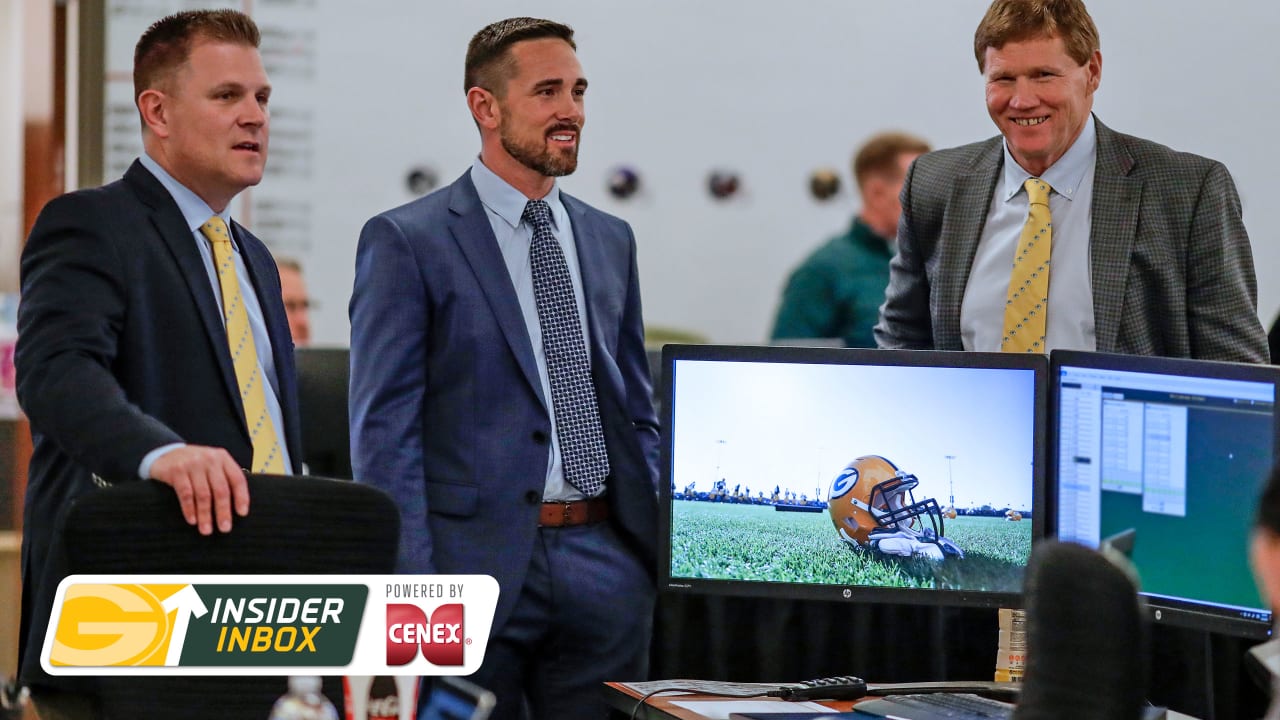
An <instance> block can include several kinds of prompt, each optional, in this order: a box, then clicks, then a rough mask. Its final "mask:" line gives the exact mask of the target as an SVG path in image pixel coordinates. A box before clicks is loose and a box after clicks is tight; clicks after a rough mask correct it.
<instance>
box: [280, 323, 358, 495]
mask: <svg viewBox="0 0 1280 720" xmlns="http://www.w3.org/2000/svg"><path fill="white" fill-rule="evenodd" d="M350 355H351V353H350V352H349V351H348V350H347V349H346V348H298V349H297V350H295V351H294V354H293V357H294V364H295V365H296V366H297V372H298V409H299V410H300V411H301V413H302V423H301V431H302V451H303V452H302V461H303V462H305V463H306V464H307V471H308V472H310V473H311V474H313V475H323V476H325V477H333V478H346V479H350V478H352V477H353V475H352V474H351V426H350V422H349V421H348V419H347V389H348V387H349V386H350V384H351V367H350Z"/></svg>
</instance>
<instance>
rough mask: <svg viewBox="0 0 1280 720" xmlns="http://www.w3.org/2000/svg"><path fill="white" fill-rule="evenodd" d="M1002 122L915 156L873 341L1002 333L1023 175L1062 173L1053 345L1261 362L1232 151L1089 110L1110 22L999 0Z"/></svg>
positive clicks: (1050, 5) (1076, 11)
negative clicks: (1144, 135)
mask: <svg viewBox="0 0 1280 720" xmlns="http://www.w3.org/2000/svg"><path fill="white" fill-rule="evenodd" d="M974 53H975V55H976V56H977V60H978V69H979V70H980V71H981V72H982V73H983V76H984V78H985V80H986V102H987V110H988V112H989V113H990V115H991V119H992V120H993V121H994V122H995V124H996V126H997V127H998V128H999V129H1000V133H1001V134H1000V135H999V136H997V137H995V138H992V139H990V140H986V141H983V142H979V143H974V144H972V145H965V146H962V147H958V148H952V149H948V150H942V151H939V152H934V153H930V154H927V155H924V156H922V157H920V158H919V159H918V160H917V161H916V162H915V164H914V165H913V166H912V168H911V170H910V171H909V172H908V174H907V179H906V182H905V184H904V186H903V190H902V207H903V212H902V219H901V221H900V223H899V225H898V253H897V255H896V257H894V259H893V261H892V263H891V270H890V280H889V287H888V290H887V292H886V298H885V304H884V306H883V307H882V308H881V310H880V322H879V324H878V325H877V326H876V328H875V336H876V342H877V343H878V344H879V346H880V347H886V348H934V349H940V350H960V349H965V350H999V349H1000V348H1001V339H1002V329H1003V324H1004V314H1005V306H1006V302H1007V297H1006V293H1007V291H1008V288H1009V284H1010V267H1011V266H1012V265H1013V258H1014V252H1015V248H1016V247H1019V245H1018V243H1019V237H1020V234H1021V231H1022V226H1023V223H1024V221H1025V219H1026V218H1027V217H1028V196H1027V193H1026V191H1025V190H1024V187H1023V183H1024V181H1026V180H1027V179H1029V178H1039V179H1040V180H1042V181H1044V182H1045V183H1047V184H1048V185H1049V186H1050V187H1051V188H1052V190H1051V194H1050V197H1049V206H1050V212H1051V216H1052V221H1051V224H1050V226H1051V228H1052V260H1051V262H1050V263H1049V268H1050V270H1049V288H1048V314H1047V327H1046V328H1045V333H1044V342H1045V346H1046V347H1047V348H1074V349H1081V350H1099V351H1103V352H1119V353H1131V354H1141V355H1164V356H1173V357H1193V358H1205V359H1213V360H1237V361H1246V362H1266V361H1267V359H1268V350H1267V338H1266V333H1265V332H1264V331H1263V329H1262V325H1261V324H1260V323H1259V321H1258V315H1257V281H1256V279H1255V277H1254V269H1253V258H1252V254H1251V251H1250V247H1249V237H1248V234H1247V233H1246V232H1245V229H1244V223H1243V222H1242V220H1241V214H1240V198H1239V196H1238V194H1237V193H1236V189H1235V185H1234V183H1233V182H1232V180H1231V176H1230V174H1229V173H1228V172H1227V169H1226V168H1225V167H1224V166H1223V165H1222V164H1221V163H1219V162H1216V161H1213V160H1209V159H1207V158H1203V157H1199V156H1196V155H1191V154H1188V153H1181V152H1176V151H1174V150H1171V149H1169V148H1167V147H1164V146H1162V145H1158V144H1156V143H1153V142H1150V141H1147V140H1142V139H1140V138H1136V137H1132V136H1130V135H1124V134H1121V133H1117V132H1115V131H1113V130H1111V129H1110V128H1108V127H1107V126H1105V125H1103V124H1102V122H1101V121H1099V120H1097V118H1095V117H1094V116H1093V114H1092V108H1093V93H1094V91H1096V90H1097V88H1098V84H1099V82H1100V81H1101V79H1102V54H1101V52H1100V50H1099V43H1098V31H1097V28H1096V27H1095V26H1094V23H1093V19H1092V18H1091V17H1090V16H1089V13H1088V11H1087V10H1086V9H1085V7H1084V4H1083V3H1082V2H1081V1H1080V0H995V2H994V3H992V5H991V7H990V8H989V9H988V10H987V14H986V16H985V17H984V18H983V19H982V22H981V24H979V26H978V30H977V32H976V33H975V35H974Z"/></svg>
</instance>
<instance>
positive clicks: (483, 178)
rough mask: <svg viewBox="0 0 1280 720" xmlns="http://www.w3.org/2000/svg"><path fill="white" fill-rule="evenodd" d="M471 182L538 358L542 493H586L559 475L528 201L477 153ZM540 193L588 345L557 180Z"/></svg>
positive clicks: (573, 496)
mask: <svg viewBox="0 0 1280 720" xmlns="http://www.w3.org/2000/svg"><path fill="white" fill-rule="evenodd" d="M471 182H472V183H473V184H474V185H475V186H476V193H477V194H478V195H479V196H480V202H481V203H483V204H484V210H485V214H486V215H487V216H488V218H489V226H490V227H492V228H493V236H494V237H495V238H496V239H497V241H498V249H499V250H501V251H502V259H503V261H504V262H506V264H507V272H508V273H510V274H511V284H512V285H513V286H514V287H515V291H516V298H517V299H518V300H519V301H520V313H521V314H522V315H523V316H524V325H525V328H526V329H528V331H529V340H530V342H532V344H533V355H534V359H536V360H537V361H538V379H539V380H541V381H542V396H543V397H545V398H546V399H547V406H548V407H547V410H548V412H549V413H550V415H551V455H550V459H549V462H548V463H547V478H546V487H545V489H544V490H543V493H542V499H543V500H549V501H564V500H581V499H583V498H584V497H586V496H585V495H583V494H582V493H581V492H578V489H577V488H575V487H574V486H573V485H571V484H570V483H569V482H568V481H566V480H565V479H564V468H563V467H562V466H561V463H560V437H559V434H558V433H557V432H556V429H555V428H556V411H555V408H554V407H553V406H552V405H553V403H552V402H551V379H550V376H549V375H548V374H547V357H546V353H544V352H543V350H542V326H541V325H540V324H539V323H538V303H537V300H536V299H535V298H534V295H533V266H532V264H531V263H530V260H529V246H530V244H531V243H532V242H533V228H532V227H531V226H530V225H529V224H528V223H525V222H522V221H521V216H522V215H524V206H525V204H526V203H528V202H529V198H527V197H525V196H524V193H522V192H520V191H519V190H517V189H515V188H514V187H512V186H511V185H509V184H508V183H507V181H506V180H503V179H502V178H500V177H498V176H497V175H495V174H494V172H493V171H492V170H490V169H489V168H487V167H485V165H484V163H483V162H481V161H480V158H476V161H475V162H474V163H472V165H471ZM542 199H543V200H546V201H547V205H549V206H550V207H551V224H552V232H553V233H554V234H555V236H556V240H558V241H560V247H561V248H562V249H563V250H564V257H565V260H566V261H567V262H568V264H569V277H570V278H571V279H572V280H573V297H574V301H575V302H576V303H577V305H578V322H579V323H580V324H581V325H582V339H583V341H584V342H586V345H587V348H590V347H591V336H590V335H589V334H588V332H587V303H586V299H585V295H584V294H583V292H582V270H581V268H580V266H579V265H578V246H577V244H576V243H575V242H574V236H573V227H572V226H571V225H570V223H569V213H568V211H566V210H565V209H564V204H563V203H561V202H560V186H559V185H558V184H557V185H554V186H552V188H551V192H549V193H547V195H546V197H544V198H542ZM590 356H591V353H590V350H588V352H587V361H588V362H590Z"/></svg>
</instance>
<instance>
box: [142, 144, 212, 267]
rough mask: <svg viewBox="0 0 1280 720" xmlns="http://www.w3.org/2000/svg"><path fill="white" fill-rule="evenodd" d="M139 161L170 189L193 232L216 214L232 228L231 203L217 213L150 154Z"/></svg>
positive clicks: (166, 188)
mask: <svg viewBox="0 0 1280 720" xmlns="http://www.w3.org/2000/svg"><path fill="white" fill-rule="evenodd" d="M138 161H139V162H141V163H142V166H143V167H145V168H146V169H147V170H150V171H151V174H152V175H155V176H156V179H157V180H159V181H160V184H161V185H163V186H164V189H165V190H168V191H169V195H170V196H171V197H172V198H173V201H174V202H176V203H177V204H178V210H179V211H180V212H181V213H182V217H183V219H184V220H186V221H187V227H188V228H190V229H191V232H193V233H194V232H199V230H200V226H201V225H204V224H205V223H206V222H208V221H209V218H211V217H213V216H214V215H217V216H218V217H220V218H222V221H223V222H225V223H226V224H227V228H228V229H230V228H231V204H230V203H227V208H226V209H225V210H223V211H222V212H220V213H215V212H214V211H213V209H212V208H210V207H209V203H207V202H205V201H204V200H201V199H200V196H199V195H196V194H195V193H194V192H192V191H191V190H190V189H189V188H188V187H187V186H186V185H183V184H182V183H180V182H178V181H177V180H175V179H173V176H172V175H170V174H169V173H168V172H166V171H165V169H164V168H162V167H160V163H158V162H156V161H155V160H153V159H151V156H150V155H147V154H146V153H143V154H142V155H141V156H140V157H139V158H138ZM232 236H233V237H232V240H231V245H232V247H235V245H236V243H235V237H234V233H232Z"/></svg>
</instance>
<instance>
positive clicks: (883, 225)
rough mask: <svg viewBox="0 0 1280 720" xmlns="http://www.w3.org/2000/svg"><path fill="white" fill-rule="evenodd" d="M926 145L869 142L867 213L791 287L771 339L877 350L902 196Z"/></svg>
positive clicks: (862, 183)
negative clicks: (827, 340) (837, 340)
mask: <svg viewBox="0 0 1280 720" xmlns="http://www.w3.org/2000/svg"><path fill="white" fill-rule="evenodd" d="M927 152H929V143H927V142H925V141H924V140H922V139H920V138H918V137H915V136H914V135H908V134H906V133H901V132H886V133H881V134H879V135H876V136H874V137H872V138H871V139H870V140H868V141H867V142H866V143H865V144H863V146H862V147H861V148H859V149H858V152H857V153H856V154H855V155H854V157H853V177H854V179H855V180H856V181H857V183H858V194H859V195H860V196H861V197H862V209H861V210H860V211H859V212H858V214H857V215H856V216H855V217H854V219H853V225H852V226H850V228H849V230H848V232H846V233H844V234H842V235H838V236H836V237H834V238H831V239H830V240H828V241H827V243H826V244H824V245H823V246H822V247H820V248H818V249H817V250H816V251H814V253H813V254H812V255H810V256H809V257H808V258H807V259H805V261H804V262H803V263H801V265H800V266H799V267H798V268H796V269H795V270H794V271H793V272H792V273H791V277H790V278H789V279H788V280H787V286H786V289H785V290H783V293H782V303H781V305H780V306H779V307H778V316H777V318H776V319H775V320H774V323H773V333H772V339H774V340H785V339H787V338H840V339H841V340H843V341H844V344H845V346H846V347H875V346H876V342H875V337H874V336H873V335H872V333H871V329H872V328H873V327H875V324H876V320H877V319H878V318H879V317H880V305H881V303H883V302H884V289H885V286H887V285H888V284H889V258H890V257H892V256H893V247H894V236H895V235H896V234H897V231H898V218H899V217H900V216H901V215H902V205H901V203H899V202H898V195H899V194H900V193H901V192H902V181H903V179H904V178H905V177H906V174H907V168H908V167H910V165H911V163H912V161H914V160H915V159H916V158H917V157H919V156H920V155H921V154H923V153H927Z"/></svg>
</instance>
